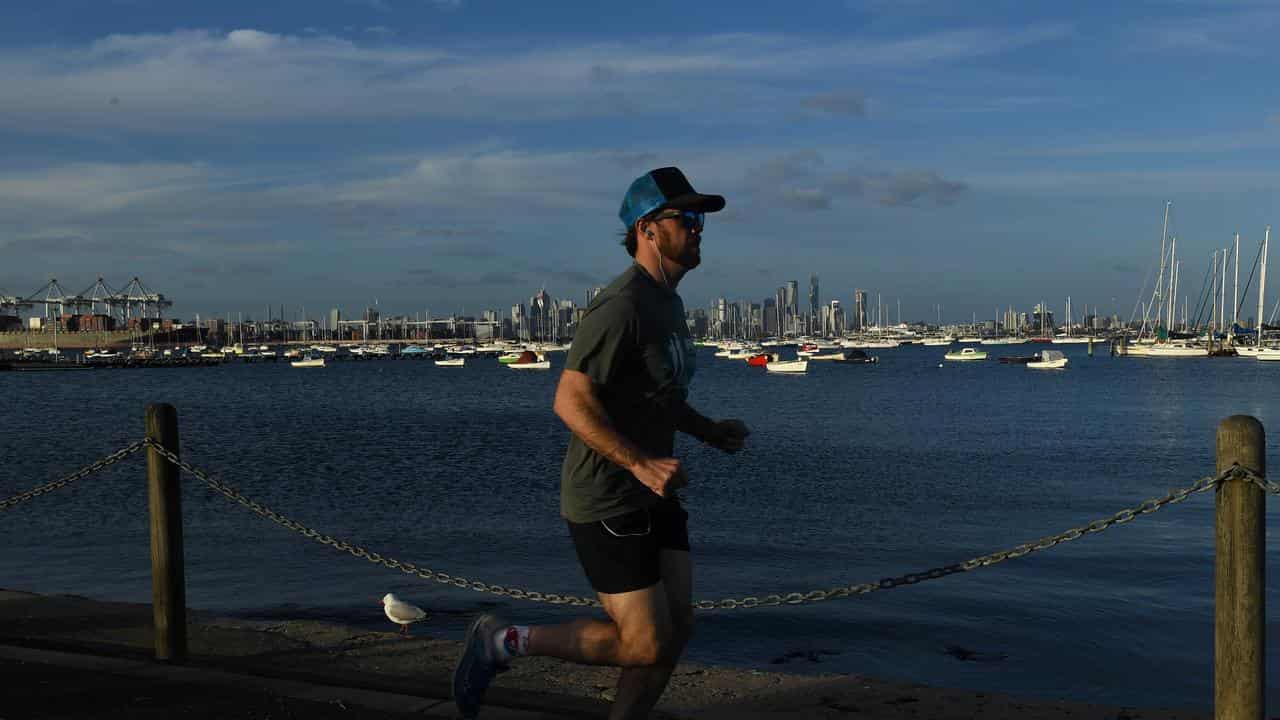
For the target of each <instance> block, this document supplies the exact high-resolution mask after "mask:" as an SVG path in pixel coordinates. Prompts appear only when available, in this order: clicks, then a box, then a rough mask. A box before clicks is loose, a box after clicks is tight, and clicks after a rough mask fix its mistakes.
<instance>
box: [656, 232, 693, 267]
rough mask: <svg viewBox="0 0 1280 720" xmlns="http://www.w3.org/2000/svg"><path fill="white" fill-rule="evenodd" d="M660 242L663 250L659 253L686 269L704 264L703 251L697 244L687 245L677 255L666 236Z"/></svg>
mask: <svg viewBox="0 0 1280 720" xmlns="http://www.w3.org/2000/svg"><path fill="white" fill-rule="evenodd" d="M659 243H660V245H659V247H661V250H662V252H661V253H659V254H660V255H662V256H663V257H665V258H666V259H668V260H670V261H671V262H673V263H676V264H677V265H679V266H680V267H682V268H684V269H685V270H686V271H688V270H692V269H694V268H696V267H698V265H700V264H702V252H701V251H700V250H699V248H698V246H697V245H693V244H688V245H685V248H684V252H683V253H680V254H679V255H677V254H676V253H674V252H671V247H670V246H669V244H668V241H667V239H666V238H662V239H661V240H660V241H659Z"/></svg>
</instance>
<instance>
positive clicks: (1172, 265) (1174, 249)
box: [1165, 235, 1178, 330]
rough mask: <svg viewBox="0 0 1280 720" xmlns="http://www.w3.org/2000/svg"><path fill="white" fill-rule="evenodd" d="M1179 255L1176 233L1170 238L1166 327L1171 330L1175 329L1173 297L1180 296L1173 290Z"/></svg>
mask: <svg viewBox="0 0 1280 720" xmlns="http://www.w3.org/2000/svg"><path fill="white" fill-rule="evenodd" d="M1177 257H1178V236H1177V235H1174V236H1173V237H1171V238H1169V321H1168V322H1167V323H1165V327H1166V328H1168V329H1169V330H1172V329H1173V311H1174V302H1173V299H1174V298H1176V297H1178V296H1177V295H1175V294H1174V290H1173V283H1174V280H1173V276H1174V275H1175V274H1176V273H1177V267H1178V264H1177V261H1176V258H1177Z"/></svg>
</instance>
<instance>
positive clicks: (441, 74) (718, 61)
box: [0, 25, 1070, 132]
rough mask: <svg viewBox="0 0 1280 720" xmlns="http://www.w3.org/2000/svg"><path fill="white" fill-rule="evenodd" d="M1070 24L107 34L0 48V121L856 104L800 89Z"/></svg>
mask: <svg viewBox="0 0 1280 720" xmlns="http://www.w3.org/2000/svg"><path fill="white" fill-rule="evenodd" d="M1069 32H1070V28H1069V27H1067V26H1062V25H1048V26H1036V27H1029V28H1024V29H1019V30H1013V31H1006V30H986V29H970V30H954V31H945V32H935V33H930V34H927V35H920V36H912V37H906V38H895V39H889V40H880V39H876V40H861V39H856V38H855V39H849V40H841V41H837V42H826V43H815V42H814V40H813V38H807V37H799V36H788V35H776V34H723V35H707V36H702V37H695V38H691V37H688V36H683V35H682V36H680V37H670V38H667V39H665V40H664V39H662V38H656V39H655V40H653V41H652V43H651V44H650V45H649V46H648V47H647V51H646V52H640V53H637V52H636V51H635V47H633V46H632V45H631V44H628V43H626V42H623V41H615V42H597V43H589V44H578V45H565V44H564V43H555V44H551V43H549V44H548V45H547V46H545V47H535V48H532V49H525V50H520V51H510V50H508V49H507V48H506V47H495V48H490V49H483V48H482V49H474V48H471V47H468V48H466V49H464V50H451V49H446V48H442V47H424V46H410V45H399V46H391V45H388V44H387V43H386V42H385V34H386V33H383V32H381V29H380V26H373V27H372V28H369V32H368V33H366V32H364V31H359V32H357V33H356V34H357V35H369V34H373V35H378V36H380V39H379V42H378V43H377V44H376V45H373V46H369V45H362V44H358V43H356V42H353V41H351V40H347V39H343V38H338V37H333V36H325V35H314V34H305V33H304V34H303V35H299V36H294V35H281V34H274V33H269V32H263V31H260V30H255V29H252V28H241V29H236V30H232V31H231V32H229V33H225V34H224V33H215V32H211V31H208V30H184V31H175V32H172V33H167V34H137V35H111V36H108V37H105V38H101V39H99V40H97V41H94V42H92V43H90V44H88V45H85V46H80V47H70V48H68V47H65V46H58V47H22V48H8V49H4V50H0V97H4V98H6V103H5V106H4V108H3V109H0V127H9V128H18V129H25V130H40V131H49V130H55V129H57V128H66V127H71V128H85V127H92V128H95V129H97V128H103V127H106V128H112V127H116V128H119V127H124V128H135V129H146V130H162V131H168V132H185V131H190V130H199V129H207V128H209V127H218V126H223V125H225V124H226V123H228V122H230V123H263V122H265V123H282V122H290V123H296V122H312V121H316V122H333V121H339V120H352V119H354V120H383V119H388V118H410V117H413V118H418V117H421V118H431V117H439V118H484V119H486V120H493V119H501V118H508V117H509V118H519V119H520V120H522V121H527V120H531V119H539V118H561V117H583V116H604V115H616V114H620V113H634V112H657V111H658V110H648V109H647V107H646V105H641V104H638V103H634V102H631V100H632V99H633V98H647V97H654V96H662V97H665V98H667V99H668V100H669V104H668V105H667V106H666V107H671V106H679V107H681V108H684V109H685V110H686V111H688V112H689V114H690V116H691V117H694V116H696V114H697V113H698V112H699V111H701V112H705V113H724V112H727V111H730V110H732V111H734V112H735V113H737V114H740V115H744V116H745V115H750V114H753V113H754V114H760V113H779V112H784V111H786V110H788V109H790V108H794V107H796V106H798V105H800V104H801V103H802V102H804V101H805V100H806V98H808V99H809V101H810V102H811V103H813V102H817V103H818V105H819V106H821V107H823V108H824V109H827V110H840V111H842V112H855V113H856V112H858V111H859V110H860V108H861V107H862V98H861V97H860V96H856V95H853V94H848V93H845V94H842V95H839V96H838V97H837V96H834V95H833V96H830V97H828V96H820V97H819V98H818V99H817V100H815V99H814V97H813V94H812V91H811V90H808V89H807V88H808V84H809V83H810V82H811V80H812V78H813V77H814V76H815V74H819V73H833V72H840V71H844V70H849V69H857V68H863V69H867V70H884V69H893V68H916V67H921V66H927V65H937V64H940V63H954V62H956V61H958V60H963V59H967V58H974V57H983V56H990V55H994V54H999V53H1001V52H1005V51H1008V50H1013V49H1017V48H1020V47H1024V46H1026V45H1030V44H1037V43H1044V42H1050V41H1053V40H1055V39H1058V38H1061V37H1063V36H1065V35H1066V34H1068V33H1069ZM940 71H942V70H940ZM836 101H838V102H836ZM833 103H835V104H833ZM837 106H838V107H837ZM662 110H663V111H665V108H662Z"/></svg>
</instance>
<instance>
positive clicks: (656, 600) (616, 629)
mask: <svg viewBox="0 0 1280 720" xmlns="http://www.w3.org/2000/svg"><path fill="white" fill-rule="evenodd" d="M598 596H599V598H600V603H601V604H602V605H603V606H604V610H605V612H607V613H608V614H609V617H610V619H611V620H612V622H610V621H607V620H590V619H586V618H583V619H580V620H574V621H573V622H569V623H565V624H563V625H537V626H534V627H531V628H529V654H530V655H549V656H551V657H558V658H561V659H563V660H569V661H572V662H576V663H582V664H585V665H614V666H620V667H636V666H644V665H653V664H654V663H656V662H658V660H660V659H661V658H662V655H663V654H664V653H665V652H667V648H668V646H669V645H670V640H671V636H672V627H671V611H670V609H669V607H668V604H667V591H666V588H665V587H664V585H663V583H662V582H658V583H657V584H656V585H652V586H650V587H647V588H643V589H641V590H633V591H631V592H625V593H613V594H610V593H598Z"/></svg>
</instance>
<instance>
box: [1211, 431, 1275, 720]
mask: <svg viewBox="0 0 1280 720" xmlns="http://www.w3.org/2000/svg"><path fill="white" fill-rule="evenodd" d="M1265 439H1266V437H1265V434H1264V432H1263V429H1262V423H1260V422H1258V421H1257V419H1255V418H1252V417H1250V416H1248V415H1232V416H1231V417H1229V418H1227V419H1226V420H1223V421H1222V422H1221V423H1220V424H1219V425H1218V448H1217V450H1218V472H1219V473H1221V472H1223V471H1224V470H1226V469H1227V468H1230V467H1231V466H1232V465H1233V464H1239V465H1240V467H1242V468H1246V469H1248V470H1251V471H1253V472H1254V473H1255V474H1256V475H1258V476H1259V477H1265V476H1266V470H1267V463H1266V452H1265ZM1216 496H1217V499H1216V507H1217V515H1216V517H1215V520H1214V536H1215V543H1214V545H1215V561H1216V567H1215V568H1214V575H1213V589H1214V597H1213V606H1214V619H1213V629H1214V633H1213V635H1214V664H1213V715H1214V718H1215V720H1263V718H1262V716H1263V712H1264V711H1265V707H1264V706H1265V698H1264V694H1265V689H1266V642H1265V637H1264V635H1265V632H1266V626H1265V618H1266V612H1265V606H1264V602H1265V601H1264V595H1263V590H1264V589H1265V588H1266V578H1265V574H1266V560H1265V557H1264V553H1265V549H1266V537H1265V531H1266V515H1265V512H1266V504H1265V503H1266V494H1265V493H1264V492H1263V490H1262V488H1260V487H1258V486H1257V485H1254V484H1253V483H1245V482H1240V481H1232V482H1227V483H1223V484H1221V485H1219V486H1218V489H1217V491H1216Z"/></svg>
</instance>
